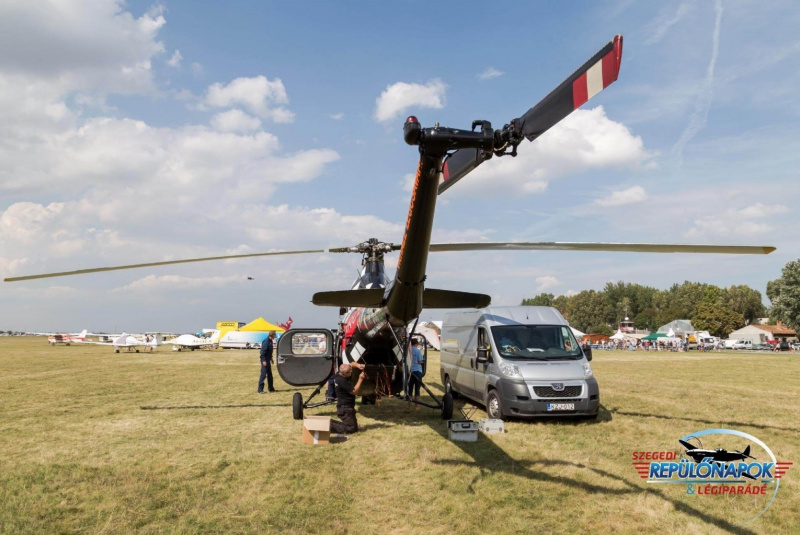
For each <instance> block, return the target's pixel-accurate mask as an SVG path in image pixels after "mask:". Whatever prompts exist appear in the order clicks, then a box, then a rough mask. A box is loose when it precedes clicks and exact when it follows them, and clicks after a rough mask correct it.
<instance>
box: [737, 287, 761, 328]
mask: <svg viewBox="0 0 800 535" xmlns="http://www.w3.org/2000/svg"><path fill="white" fill-rule="evenodd" d="M728 302H729V303H730V305H731V308H732V309H733V310H735V311H736V312H738V313H739V314H741V315H742V316H744V321H745V323H746V324H747V325H750V324H751V323H753V322H754V321H755V320H756V319H757V318H761V317H764V316H765V315H766V313H767V309H766V307H765V306H764V303H762V302H761V292H759V291H758V290H754V289H752V288H750V287H749V286H747V285H745V284H742V285H741V286H735V285H734V286H731V287H730V288H728Z"/></svg>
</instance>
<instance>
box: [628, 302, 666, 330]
mask: <svg viewBox="0 0 800 535" xmlns="http://www.w3.org/2000/svg"><path fill="white" fill-rule="evenodd" d="M666 323H669V322H666ZM633 325H634V327H636V328H637V329H647V330H648V331H655V330H656V329H658V328H659V326H661V325H663V323H658V311H657V310H656V309H654V308H647V309H645V310H642V311H641V312H639V313H638V314H636V317H635V318H633Z"/></svg>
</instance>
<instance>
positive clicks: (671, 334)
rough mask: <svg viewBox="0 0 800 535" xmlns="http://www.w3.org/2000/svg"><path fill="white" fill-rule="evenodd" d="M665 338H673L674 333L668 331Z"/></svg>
mask: <svg viewBox="0 0 800 535" xmlns="http://www.w3.org/2000/svg"><path fill="white" fill-rule="evenodd" d="M667 338H675V331H673V330H672V329H670V330H669V332H668V333H667Z"/></svg>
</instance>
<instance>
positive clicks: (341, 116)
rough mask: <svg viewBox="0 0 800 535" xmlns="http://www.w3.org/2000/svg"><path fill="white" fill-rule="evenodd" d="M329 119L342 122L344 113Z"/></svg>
mask: <svg viewBox="0 0 800 535" xmlns="http://www.w3.org/2000/svg"><path fill="white" fill-rule="evenodd" d="M328 117H330V118H331V119H333V120H334V121H341V120H342V119H344V113H342V112H339V113H332V114H330V115H329V116H328Z"/></svg>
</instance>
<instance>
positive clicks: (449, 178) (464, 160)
mask: <svg viewBox="0 0 800 535" xmlns="http://www.w3.org/2000/svg"><path fill="white" fill-rule="evenodd" d="M486 156H487V155H486V154H485V153H484V152H483V151H480V150H478V149H459V150H457V151H455V152H454V153H452V154H451V155H450V156H448V157H447V159H446V160H445V161H444V164H443V165H442V183H441V184H439V192H438V194H439V195H441V194H442V193H443V192H444V191H446V190H447V188H449V187H450V186H452V185H453V184H455V183H456V182H458V181H459V180H461V179H462V178H464V177H465V176H466V175H467V174H468V173H469V172H471V171H472V170H473V169H475V168H476V167H478V166H479V165H480V164H482V163H483V162H484V161H486V160H487V159H488V158H487V157H486Z"/></svg>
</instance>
